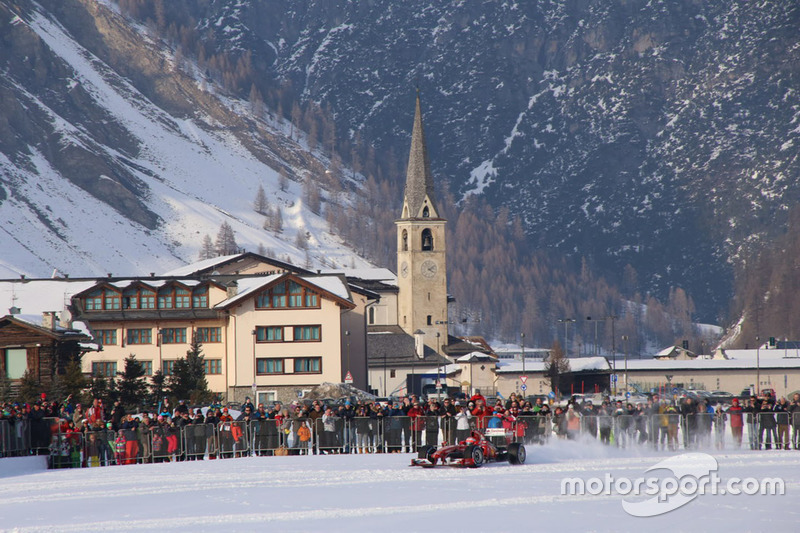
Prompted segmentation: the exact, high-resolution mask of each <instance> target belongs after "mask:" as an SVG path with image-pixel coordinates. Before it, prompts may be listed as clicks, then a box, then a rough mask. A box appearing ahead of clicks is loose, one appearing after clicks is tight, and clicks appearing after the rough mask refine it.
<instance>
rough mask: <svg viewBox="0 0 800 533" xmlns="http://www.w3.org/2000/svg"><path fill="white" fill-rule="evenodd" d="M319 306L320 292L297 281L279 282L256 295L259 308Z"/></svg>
mask: <svg viewBox="0 0 800 533" xmlns="http://www.w3.org/2000/svg"><path fill="white" fill-rule="evenodd" d="M286 307H293V308H318V307H319V294H317V293H316V292H314V291H312V290H311V289H308V288H306V287H304V286H302V285H300V284H299V283H297V282H296V281H292V280H287V281H284V282H279V283H277V284H275V285H273V286H272V287H270V288H269V289H268V290H266V291H264V292H262V293H261V294H259V295H258V296H256V308H257V309H283V308H286Z"/></svg>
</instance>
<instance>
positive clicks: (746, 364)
mask: <svg viewBox="0 0 800 533" xmlns="http://www.w3.org/2000/svg"><path fill="white" fill-rule="evenodd" d="M781 352H783V350H781ZM756 366H759V367H761V368H800V356H795V357H780V358H777V357H766V358H759V360H758V364H757V363H756V358H755V357H753V358H740V359H706V358H699V357H698V358H697V359H691V360H689V359H683V360H672V359H666V360H665V359H634V360H630V359H629V360H628V370H653V371H661V370H733V369H740V368H752V369H753V370H755V368H756ZM620 368H622V367H621V366H620V361H617V370H618V371H619V369H620Z"/></svg>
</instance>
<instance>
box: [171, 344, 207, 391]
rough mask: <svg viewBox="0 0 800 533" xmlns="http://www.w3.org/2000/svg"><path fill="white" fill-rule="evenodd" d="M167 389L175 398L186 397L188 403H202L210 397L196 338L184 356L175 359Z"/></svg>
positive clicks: (202, 358) (200, 345)
mask: <svg viewBox="0 0 800 533" xmlns="http://www.w3.org/2000/svg"><path fill="white" fill-rule="evenodd" d="M169 390H170V393H171V394H172V395H173V396H174V397H175V398H177V399H179V400H185V399H188V400H189V402H190V403H204V402H207V401H209V400H210V399H211V392H210V391H209V390H208V382H207V381H206V370H205V358H204V357H203V350H202V344H201V343H200V342H198V340H197V338H194V339H193V340H192V343H191V344H190V345H189V350H188V351H187V352H186V357H184V358H181V359H178V360H177V361H175V365H174V366H173V372H172V375H171V376H170V379H169Z"/></svg>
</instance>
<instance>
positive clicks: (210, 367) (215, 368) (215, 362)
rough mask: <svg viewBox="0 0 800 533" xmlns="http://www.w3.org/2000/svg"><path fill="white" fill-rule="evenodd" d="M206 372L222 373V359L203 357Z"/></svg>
mask: <svg viewBox="0 0 800 533" xmlns="http://www.w3.org/2000/svg"><path fill="white" fill-rule="evenodd" d="M203 364H204V365H205V369H206V374H209V375H210V374H222V359H205V360H204V361H203Z"/></svg>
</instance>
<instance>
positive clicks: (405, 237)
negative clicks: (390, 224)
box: [401, 230, 408, 252]
mask: <svg viewBox="0 0 800 533" xmlns="http://www.w3.org/2000/svg"><path fill="white" fill-rule="evenodd" d="M402 239H403V244H401V246H402V247H403V251H404V252H407V251H408V230H403V236H402Z"/></svg>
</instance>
